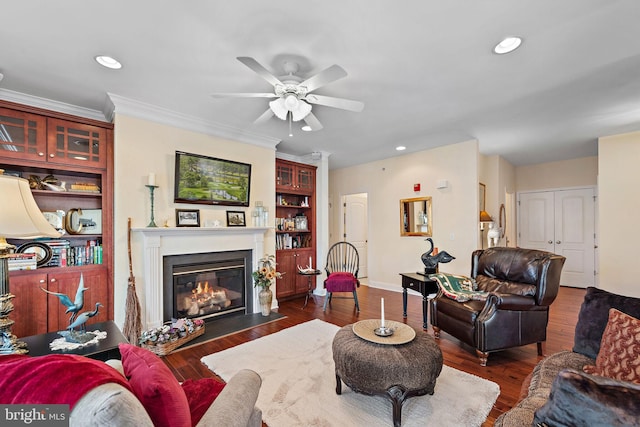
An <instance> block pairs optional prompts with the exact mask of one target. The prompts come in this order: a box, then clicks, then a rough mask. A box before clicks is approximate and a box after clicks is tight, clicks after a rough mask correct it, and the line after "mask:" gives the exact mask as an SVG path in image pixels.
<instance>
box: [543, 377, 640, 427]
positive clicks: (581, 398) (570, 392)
mask: <svg viewBox="0 0 640 427" xmlns="http://www.w3.org/2000/svg"><path fill="white" fill-rule="evenodd" d="M638 402H640V385H638V384H634V383H630V382H625V381H618V380H614V379H611V378H605V377H599V376H595V375H588V374H585V373H584V372H580V371H576V370H573V369H565V370H563V371H560V373H559V374H558V376H557V377H556V378H555V380H554V381H553V385H552V386H551V393H550V394H549V399H548V400H547V403H545V404H544V405H543V406H542V407H541V408H540V409H538V410H537V411H536V413H535V416H534V420H533V425H535V426H554V427H565V426H566V427H575V426H589V427H600V426H602V427H619V426H637V425H638V420H639V419H640V406H638Z"/></svg>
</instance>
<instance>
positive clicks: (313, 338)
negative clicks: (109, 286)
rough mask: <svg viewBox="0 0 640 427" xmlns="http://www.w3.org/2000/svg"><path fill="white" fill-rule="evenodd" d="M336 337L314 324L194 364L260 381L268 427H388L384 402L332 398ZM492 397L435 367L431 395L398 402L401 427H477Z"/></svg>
mask: <svg viewBox="0 0 640 427" xmlns="http://www.w3.org/2000/svg"><path fill="white" fill-rule="evenodd" d="M339 329H340V328H339V327H338V326H336V325H333V324H331V323H327V322H323V321H322V320H318V319H315V320H311V321H309V322H305V323H302V324H300V325H296V326H293V327H291V328H288V329H284V330H282V331H280V332H276V333H273V334H271V335H267V336H265V337H262V338H259V339H257V340H254V341H250V342H248V343H245V344H241V345H238V346H236V347H233V348H230V349H228V350H224V351H221V352H218V353H214V354H211V355H209V356H205V357H203V358H202V362H203V363H204V364H205V365H207V366H208V367H209V369H211V370H212V371H213V372H215V373H216V374H218V375H219V376H220V377H222V378H223V379H224V380H225V381H228V380H229V379H230V378H231V377H232V376H233V375H234V374H235V373H236V372H237V371H238V370H240V369H243V368H248V369H252V370H254V371H256V372H257V373H258V374H260V376H261V377H262V387H261V388H260V394H259V396H258V402H257V404H256V405H257V406H258V407H259V408H260V409H262V413H263V415H262V416H263V421H264V422H265V423H267V425H268V426H269V427H293V426H296V427H299V426H305V427H306V426H318V427H330V426H335V427H344V426H367V427H372V426H390V425H392V424H393V423H392V416H391V415H392V413H391V401H390V400H389V399H387V398H385V397H382V396H367V395H363V394H359V393H355V392H353V391H352V390H351V389H350V388H349V387H347V386H346V385H344V384H343V386H342V394H341V395H337V394H336V378H335V371H334V363H333V354H332V350H331V344H332V342H333V337H334V336H335V334H336V332H337V331H338V330H339ZM418 333H422V332H421V331H418ZM416 363H417V361H416ZM499 394H500V388H499V386H498V384H496V383H494V382H491V381H487V380H485V379H482V378H480V377H477V376H474V375H470V374H467V373H465V372H462V371H459V370H457V369H453V368H450V367H448V366H443V369H442V373H441V374H440V376H439V377H438V380H437V382H436V388H435V393H434V394H433V395H431V396H429V395H426V396H417V397H412V398H409V399H407V400H406V401H405V402H404V405H403V406H402V426H403V427H410V426H421V427H422V426H425V425H432V426H456V427H458V426H480V425H481V424H482V423H483V422H484V420H485V419H486V418H487V415H488V414H489V412H490V411H491V408H492V407H493V404H494V402H495V401H496V399H497V398H498V395H499Z"/></svg>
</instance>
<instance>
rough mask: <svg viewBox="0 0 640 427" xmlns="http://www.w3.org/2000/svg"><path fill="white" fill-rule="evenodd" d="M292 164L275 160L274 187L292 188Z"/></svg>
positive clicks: (281, 188)
mask: <svg viewBox="0 0 640 427" xmlns="http://www.w3.org/2000/svg"><path fill="white" fill-rule="evenodd" d="M293 169H294V167H293V165H289V164H287V163H281V162H276V188H278V189H280V190H285V191H286V190H292V189H293Z"/></svg>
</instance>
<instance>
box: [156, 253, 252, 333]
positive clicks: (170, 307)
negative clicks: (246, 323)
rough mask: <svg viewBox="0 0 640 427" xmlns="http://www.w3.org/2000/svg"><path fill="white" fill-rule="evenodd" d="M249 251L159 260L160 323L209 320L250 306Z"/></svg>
mask: <svg viewBox="0 0 640 427" xmlns="http://www.w3.org/2000/svg"><path fill="white" fill-rule="evenodd" d="M251 259H252V251H250V250H243V251H226V252H210V253H199V254H181V255H170V256H165V257H164V258H163V270H164V280H163V284H164V318H165V319H164V320H165V321H166V320H169V319H171V318H181V317H189V318H201V319H204V320H207V321H209V320H213V319H214V318H215V317H217V316H221V315H227V314H231V313H244V314H246V313H247V312H248V311H247V310H251V307H252V295H253V292H252V291H251Z"/></svg>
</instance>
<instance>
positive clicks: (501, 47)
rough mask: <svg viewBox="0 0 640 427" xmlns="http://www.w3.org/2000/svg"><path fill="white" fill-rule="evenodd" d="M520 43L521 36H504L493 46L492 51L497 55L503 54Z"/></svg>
mask: <svg viewBox="0 0 640 427" xmlns="http://www.w3.org/2000/svg"><path fill="white" fill-rule="evenodd" d="M521 44H522V38H520V37H518V36H509V37H505V38H504V39H503V40H502V41H501V42H500V43H498V44H497V45H496V46H495V47H494V48H493V53H495V54H498V55H504V54H505V53H509V52H513V51H514V50H516V49H517V48H519V47H520V45H521Z"/></svg>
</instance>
